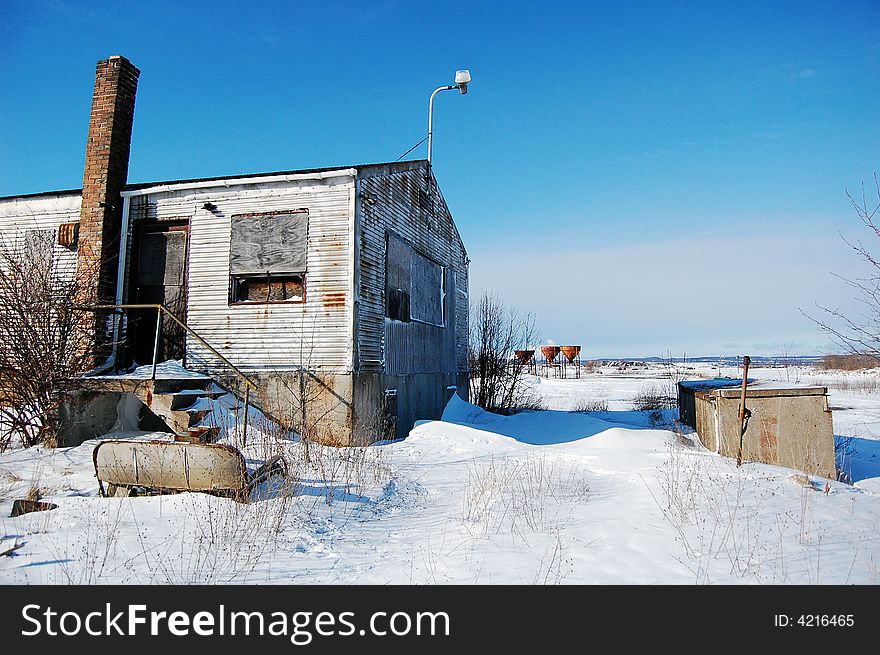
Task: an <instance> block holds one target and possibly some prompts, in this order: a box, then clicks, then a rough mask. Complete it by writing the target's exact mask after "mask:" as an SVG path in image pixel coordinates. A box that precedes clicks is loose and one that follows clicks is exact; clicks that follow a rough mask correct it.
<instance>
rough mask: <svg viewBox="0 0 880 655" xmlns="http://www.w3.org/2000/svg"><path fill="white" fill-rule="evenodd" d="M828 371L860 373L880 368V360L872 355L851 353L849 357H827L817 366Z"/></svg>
mask: <svg viewBox="0 0 880 655" xmlns="http://www.w3.org/2000/svg"><path fill="white" fill-rule="evenodd" d="M816 366H817V367H818V368H821V369H823V370H826V371H831V370H833V371H860V370H862V369H866V368H877V367H880V360H878V359H877V358H876V357H874V356H872V355H864V354H861V353H850V354H848V355H825V356H824V357H823V358H822V359H820V360H819V362H818V363H817V364H816Z"/></svg>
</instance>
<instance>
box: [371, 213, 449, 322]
mask: <svg viewBox="0 0 880 655" xmlns="http://www.w3.org/2000/svg"><path fill="white" fill-rule="evenodd" d="M391 239H396V240H397V241H399V242H400V243H402V244H403V245H405V246H406V247H408V248H409V249H410V250H411V251H412V252H413V253H415V254H416V255H418V256H419V257H421V258H422V259H426V260H427V261H429V262H430V263H432V264H434V265H436V266H438V267H439V268H440V287H439V292H440V321H441V322H440V323H432V322H431V321H426V320H423V319H420V318H414V317H413V311H412V296H413V294H412V265H411V264H410V270H409V284H410V288H409V291H408V295H407V303H406V305H407V307H406V309H407V319H406V320H401V319H399V318H394V317H393V316H389V304H388V301H389V293H388V289H389V286H388V270H389V262H388V252H389V248H388V243H389V242H390V240H391ZM448 271H449V267H448V266H446V265H445V264H443V263H441V262H439V261H437V260H436V259H434V258H433V257H431V256H430V255H427V254H425V253H424V252H422V251H421V250H419V249H418V248H416V247H415V246H413V244H412V243H410V242H409V241H408V240H407V239H404V238H403V237H401V236H400V235H398V234H395V233H394V232H392V231H390V230H388V231H387V232H386V233H385V303H384V304H385V311H384V315H385V318H387V319H390V320H392V321H398V322H400V323H421V324H422V325H430V326H432V327H437V328H447V327H449V321H448V316H447V314H448V312H447V307H446V305H447V297H446V296H447V295H448V289H447V288H446V287H447V283H446V276H447V273H448Z"/></svg>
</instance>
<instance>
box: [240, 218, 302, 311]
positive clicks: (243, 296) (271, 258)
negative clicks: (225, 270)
mask: <svg viewBox="0 0 880 655" xmlns="http://www.w3.org/2000/svg"><path fill="white" fill-rule="evenodd" d="M308 232H309V214H308V211H306V210H304V209H300V210H297V211H283V212H270V213H265V214H242V215H238V216H233V217H232V234H231V236H232V241H231V244H230V248H229V272H230V292H229V296H230V302H232V303H248V302H263V303H265V302H288V301H293V302H302V301H303V300H305V279H306V276H305V273H306V261H307V255H308V250H307V248H308Z"/></svg>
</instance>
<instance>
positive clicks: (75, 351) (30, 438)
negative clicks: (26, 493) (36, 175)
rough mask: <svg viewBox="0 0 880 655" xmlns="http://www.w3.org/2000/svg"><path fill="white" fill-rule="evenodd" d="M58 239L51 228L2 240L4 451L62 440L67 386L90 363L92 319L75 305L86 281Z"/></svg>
mask: <svg viewBox="0 0 880 655" xmlns="http://www.w3.org/2000/svg"><path fill="white" fill-rule="evenodd" d="M53 242H54V233H53V232H51V231H32V232H28V233H25V234H24V235H23V236H19V237H18V238H16V239H14V240H10V239H6V240H3V241H0V422H2V428H3V430H2V432H0V451H2V450H5V449H6V448H7V447H8V446H9V445H10V443H11V442H12V440H14V439H17V440H18V441H20V442H21V444H22V445H24V446H33V445H35V444H38V443H43V444H46V445H48V446H55V445H58V441H59V429H60V426H61V416H60V411H59V410H60V407H61V404H62V402H63V400H64V397H65V393H66V392H67V391H68V390H69V389H70V383H71V381H72V380H73V379H74V378H76V377H77V376H78V375H79V374H81V373H82V372H84V371H86V370H88V369H89V368H90V367H91V364H92V354H93V353H92V337H93V332H92V330H93V327H94V319H93V318H92V317H91V316H90V315H84V313H83V312H82V311H79V310H77V309H76V306H77V301H78V300H79V299H80V298H81V297H82V290H83V288H84V287H85V283H86V280H85V279H83V278H82V275H83V274H82V273H79V274H77V273H74V272H73V271H72V270H70V266H69V262H67V264H68V266H67V267H65V266H64V265H63V264H62V263H60V262H58V261H57V258H56V257H55V253H54V250H53ZM65 268H67V270H65ZM90 318H91V319H92V320H91V321H90V320H89V319H90Z"/></svg>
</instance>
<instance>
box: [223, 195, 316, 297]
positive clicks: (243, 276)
mask: <svg viewBox="0 0 880 655" xmlns="http://www.w3.org/2000/svg"><path fill="white" fill-rule="evenodd" d="M291 214H301V215H303V216H304V219H305V221H306V225H305V244H304V247H305V252H304V253H303V262H304V266H305V268H304V270H291V271H283V272H278V271H276V272H272V271H266V272H248V273H235V272H233V270H232V268H233V267H232V254H233V243H232V240H233V228H232V223H231V221H232V220H234V219H244V218H253V219H270V218H271V217H273V216H278V215H291ZM309 218H310V216H309V210H308V209H307V208H299V209H276V210H273V211H268V212H253V213H242V214H233V215H232V216H230V232H229V235H230V236H229V269H228V278H229V280H228V303H229V306H230V307H252V306H255V305H256V306H262V305H302V304H305V302H306V301H307V298H308V256H309V253H308V247H309ZM295 277H298V278H300V280H301V281H302V295H301V296H299V297H294V298H288V299H281V300H268V299H267V300H239V299H238V298H237V296H238V295H239V294H238V291H239V289H240V286H241V284H242V283H247V282H248V281H250V280H260V281H265V282H266V283H267V284H271V283H272V280H273V279H281V280H289V279H290V278H295Z"/></svg>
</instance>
